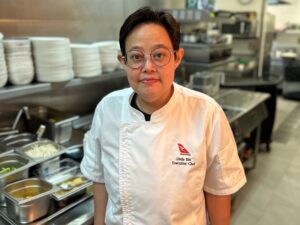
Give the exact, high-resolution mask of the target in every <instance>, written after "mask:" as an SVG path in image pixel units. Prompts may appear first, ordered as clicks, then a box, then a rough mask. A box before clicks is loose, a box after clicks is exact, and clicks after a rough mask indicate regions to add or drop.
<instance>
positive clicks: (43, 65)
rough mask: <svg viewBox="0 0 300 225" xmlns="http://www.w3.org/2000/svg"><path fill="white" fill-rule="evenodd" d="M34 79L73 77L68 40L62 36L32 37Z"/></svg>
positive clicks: (68, 78)
mask: <svg viewBox="0 0 300 225" xmlns="http://www.w3.org/2000/svg"><path fill="white" fill-rule="evenodd" d="M30 40H31V41H32V45H33V56H34V62H35V68H36V79H37V80H38V81H41V82H61V81H68V80H71V79H72V78H73V77H74V72H73V68H72V67H73V65H72V54H71V48H70V40H69V39H68V38H63V37H33V38H30Z"/></svg>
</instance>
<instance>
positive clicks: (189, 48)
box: [180, 43, 232, 63]
mask: <svg viewBox="0 0 300 225" xmlns="http://www.w3.org/2000/svg"><path fill="white" fill-rule="evenodd" d="M180 47H182V48H184V57H183V59H184V61H185V62H197V63H213V62H216V61H220V60H225V59H228V58H229V57H230V56H231V51H232V45H231V44H226V43H219V44H202V43H180Z"/></svg>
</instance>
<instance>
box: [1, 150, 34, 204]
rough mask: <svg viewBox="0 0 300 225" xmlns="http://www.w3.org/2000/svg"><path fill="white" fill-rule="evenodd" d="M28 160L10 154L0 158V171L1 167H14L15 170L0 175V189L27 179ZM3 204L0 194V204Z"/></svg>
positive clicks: (2, 197)
mask: <svg viewBox="0 0 300 225" xmlns="http://www.w3.org/2000/svg"><path fill="white" fill-rule="evenodd" d="M30 162H31V161H30V160H29V159H28V158H25V157H24V156H21V155H18V154H15V153H11V154H8V155H4V156H1V157H0V169H1V168H3V167H11V166H15V167H16V169H14V170H12V171H10V172H7V173H4V174H0V188H1V189H2V188H3V187H4V186H5V185H7V184H9V183H12V182H14V181H17V180H22V179H25V178H28V174H29V164H30ZM4 202H5V199H4V196H3V194H2V192H1V193H0V204H1V205H3V204H4Z"/></svg>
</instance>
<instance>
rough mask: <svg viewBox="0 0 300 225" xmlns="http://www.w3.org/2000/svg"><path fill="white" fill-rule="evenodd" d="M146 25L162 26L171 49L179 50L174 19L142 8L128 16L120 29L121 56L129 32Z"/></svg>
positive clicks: (176, 24)
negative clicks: (167, 36) (171, 46)
mask: <svg viewBox="0 0 300 225" xmlns="http://www.w3.org/2000/svg"><path fill="white" fill-rule="evenodd" d="M147 23H155V24H158V25H160V26H162V27H163V28H164V29H165V30H166V31H167V33H168V35H169V38H170V40H171V42H172V45H173V49H174V50H178V49H179V43H180V26H179V24H178V23H177V22H176V20H175V19H174V17H173V16H172V15H171V14H170V13H168V12H164V11H156V10H154V9H152V8H151V7H142V8H140V9H138V10H137V11H135V12H134V13H132V14H131V15H129V16H128V17H127V19H126V20H125V21H124V23H123V25H122V27H121V29H120V33H119V43H120V48H121V52H122V55H125V54H126V49H125V42H126V39H127V37H128V35H129V34H130V32H131V31H132V30H133V29H134V28H135V27H137V26H138V25H140V24H147Z"/></svg>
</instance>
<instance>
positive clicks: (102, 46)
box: [94, 41, 120, 72]
mask: <svg viewBox="0 0 300 225" xmlns="http://www.w3.org/2000/svg"><path fill="white" fill-rule="evenodd" d="M94 45H96V46H97V47H98V48H99V52H100V61H101V65H102V71H103V72H112V71H114V70H116V69H117V68H118V67H119V61H118V52H119V51H120V46H119V42H118V41H101V42H96V43H94Z"/></svg>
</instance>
